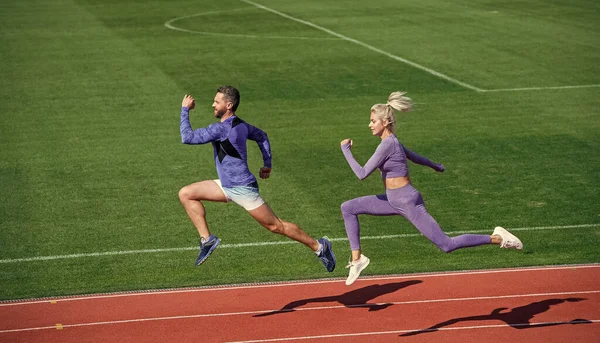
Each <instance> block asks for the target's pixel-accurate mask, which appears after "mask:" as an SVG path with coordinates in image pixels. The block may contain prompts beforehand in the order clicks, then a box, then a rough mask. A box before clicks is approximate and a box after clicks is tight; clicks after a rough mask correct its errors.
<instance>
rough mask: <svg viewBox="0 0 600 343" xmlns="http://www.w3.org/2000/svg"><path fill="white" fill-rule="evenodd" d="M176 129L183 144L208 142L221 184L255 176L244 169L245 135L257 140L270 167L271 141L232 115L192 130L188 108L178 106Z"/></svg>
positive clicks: (241, 183)
mask: <svg viewBox="0 0 600 343" xmlns="http://www.w3.org/2000/svg"><path fill="white" fill-rule="evenodd" d="M179 130H180V133H181V142H182V143H184V144H206V143H209V142H210V143H212V145H213V148H214V158H215V165H216V166H217V174H218V175H219V179H220V180H221V184H222V185H223V187H236V186H249V185H253V184H254V185H255V184H256V177H255V176H254V175H253V174H252V173H251V172H250V170H249V169H248V153H247V149H246V140H248V139H250V140H253V141H255V142H256V143H257V144H258V147H259V149H260V151H261V153H262V157H263V162H264V167H267V168H271V145H270V143H269V137H268V136H267V134H266V133H265V132H264V131H262V130H261V129H259V128H257V127H255V126H252V125H250V124H248V123H246V122H245V121H243V120H242V119H240V118H238V117H237V116H235V115H234V116H232V117H230V118H227V119H226V120H224V121H223V122H219V123H214V124H211V125H209V126H207V127H205V128H199V129H196V130H192V126H191V125H190V118H189V109H188V108H187V107H182V108H181V119H180V125H179Z"/></svg>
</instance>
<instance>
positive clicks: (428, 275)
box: [0, 263, 600, 312]
mask: <svg viewBox="0 0 600 343" xmlns="http://www.w3.org/2000/svg"><path fill="white" fill-rule="evenodd" d="M590 268H600V263H590V264H567V265H559V266H534V267H520V268H503V269H479V270H461V271H449V272H428V273H412V274H400V275H398V274H397V275H383V276H381V275H379V276H377V275H374V276H373V275H371V276H364V277H361V278H360V279H358V280H357V281H356V282H365V281H390V280H406V279H415V278H419V279H422V278H436V277H446V276H460V275H484V274H498V273H527V272H535V271H548V270H565V269H568V270H573V269H590ZM342 280H345V278H328V279H315V280H304V281H274V282H260V283H252V284H237V285H236V284H234V285H218V286H202V287H190V288H172V289H149V290H138V291H123V292H114V293H99V294H90V295H70V296H69V295H66V296H57V297H45V298H33V299H18V300H3V301H0V307H7V306H24V305H35V304H47V303H58V302H64V301H86V300H94V299H112V298H122V297H135V296H144V295H148V296H151V295H165V294H179V293H196V292H215V291H217V292H222V291H229V290H240V289H256V288H273V287H294V286H306V285H322V284H329V283H338V282H340V281H342ZM584 292H599V293H600V291H584ZM264 312H269V311H264Z"/></svg>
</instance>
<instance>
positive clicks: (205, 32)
mask: <svg viewBox="0 0 600 343" xmlns="http://www.w3.org/2000/svg"><path fill="white" fill-rule="evenodd" d="M247 10H256V9H255V8H253V7H247V8H236V9H232V10H222V11H210V12H202V13H196V14H192V15H186V16H183V17H177V18H173V19H171V20H169V21H167V22H165V24H164V26H165V27H166V28H168V29H171V30H175V31H181V32H186V33H193V34H198V35H207V36H224V37H240V38H254V39H260V38H264V39H303V40H339V39H338V38H319V37H293V36H289V37H288V36H256V35H243V34H235V33H221V32H207V31H194V30H187V29H182V28H180V27H177V26H175V25H173V23H174V22H176V21H179V20H182V19H187V18H192V17H200V16H205V15H211V14H220V13H223V12H233V11H247Z"/></svg>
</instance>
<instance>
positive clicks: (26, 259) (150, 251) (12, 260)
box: [0, 223, 600, 264]
mask: <svg viewBox="0 0 600 343" xmlns="http://www.w3.org/2000/svg"><path fill="white" fill-rule="evenodd" d="M592 227H600V223H599V224H581V225H563V226H538V227H523V228H507V229H508V230H510V231H533V230H562V229H579V228H592ZM489 231H490V230H466V231H447V232H446V233H447V234H451V235H455V234H465V233H485V232H489ZM420 236H422V234H421V233H408V234H398V235H382V236H362V237H361V239H362V240H379V239H394V238H409V237H420ZM347 240H348V238H346V237H337V238H331V239H330V241H333V242H339V241H347ZM287 244H297V242H296V241H292V240H285V241H273V242H253V243H237V244H221V245H219V249H221V248H234V249H235V248H247V247H263V246H270V245H287ZM198 249H199V248H198V246H194V247H181V248H158V249H141V250H121V251H105V252H90V253H80V254H69V255H51V256H36V257H23V258H8V259H2V260H0V264H4V263H19V262H34V261H50V260H63V259H74V258H85V257H102V256H116V255H131V254H154V253H163V252H177V251H189V250H198Z"/></svg>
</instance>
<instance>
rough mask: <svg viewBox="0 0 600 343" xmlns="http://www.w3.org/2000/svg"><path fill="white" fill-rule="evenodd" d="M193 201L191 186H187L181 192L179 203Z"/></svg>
mask: <svg viewBox="0 0 600 343" xmlns="http://www.w3.org/2000/svg"><path fill="white" fill-rule="evenodd" d="M190 200H194V199H192V189H191V187H190V186H185V187H183V188H181V189H180V190H179V201H181V202H182V203H183V202H186V201H190Z"/></svg>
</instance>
